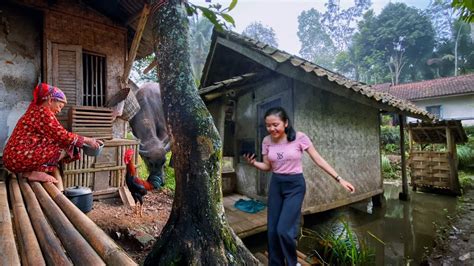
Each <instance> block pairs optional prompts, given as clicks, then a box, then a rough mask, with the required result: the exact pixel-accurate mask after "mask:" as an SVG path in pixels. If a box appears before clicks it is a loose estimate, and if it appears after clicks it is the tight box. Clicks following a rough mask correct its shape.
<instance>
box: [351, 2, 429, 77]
mask: <svg viewBox="0 0 474 266" xmlns="http://www.w3.org/2000/svg"><path fill="white" fill-rule="evenodd" d="M434 34H435V33H434V29H433V26H432V24H431V21H430V20H429V18H428V17H427V16H426V15H424V14H422V13H421V12H420V11H419V10H418V9H416V8H413V7H408V6H407V5H405V4H403V3H389V4H388V5H387V6H385V8H384V9H383V10H382V12H381V13H380V15H378V16H375V15H374V14H373V12H371V11H369V12H367V13H366V14H365V15H364V20H363V21H361V22H360V23H359V32H358V33H357V34H356V35H355V37H354V45H355V47H354V49H356V50H357V51H358V53H357V57H358V60H359V61H360V62H362V64H363V65H364V68H365V70H366V71H367V72H370V68H373V67H374V66H373V65H374V64H377V65H378V67H379V68H380V66H381V65H382V66H385V67H383V68H380V69H382V73H378V74H377V75H378V76H379V78H382V80H383V81H385V80H386V78H387V77H388V78H389V79H390V80H391V82H392V83H393V84H398V83H399V82H400V81H401V79H402V78H403V77H404V78H405V80H411V81H414V80H417V79H419V78H420V77H421V71H420V68H421V66H423V65H424V64H425V62H426V59H427V58H428V57H429V56H430V55H431V53H432V51H433V48H434ZM406 69H408V71H405V70H406ZM379 82H380V79H379Z"/></svg>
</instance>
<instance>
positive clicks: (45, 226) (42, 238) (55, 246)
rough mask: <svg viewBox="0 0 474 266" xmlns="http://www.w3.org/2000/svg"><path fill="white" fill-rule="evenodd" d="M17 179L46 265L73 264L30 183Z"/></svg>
mask: <svg viewBox="0 0 474 266" xmlns="http://www.w3.org/2000/svg"><path fill="white" fill-rule="evenodd" d="M18 181H19V183H20V188H21V191H22V193H23V197H24V200H25V202H26V207H27V210H28V214H29V215H30V219H31V223H32V224H33V228H34V229H35V233H36V237H37V238H38V242H39V245H40V247H41V250H42V251H43V255H44V259H45V260H46V263H47V264H48V265H73V264H72V263H71V261H70V260H69V258H68V257H67V256H66V254H65V253H64V250H63V247H62V246H61V241H59V239H58V238H57V236H56V235H55V234H54V231H53V229H52V228H51V225H49V223H48V222H47V221H46V217H45V216H44V213H43V211H42V210H41V207H40V205H39V202H38V200H37V199H36V197H35V194H34V193H33V190H32V189H31V187H30V185H29V184H28V183H27V182H26V180H24V179H20V180H18ZM51 185H52V184H51Z"/></svg>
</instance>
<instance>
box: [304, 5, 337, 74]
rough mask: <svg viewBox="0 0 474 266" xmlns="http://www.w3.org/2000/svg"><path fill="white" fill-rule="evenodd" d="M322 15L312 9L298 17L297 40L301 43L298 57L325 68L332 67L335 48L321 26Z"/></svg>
mask: <svg viewBox="0 0 474 266" xmlns="http://www.w3.org/2000/svg"><path fill="white" fill-rule="evenodd" d="M321 20H322V15H321V13H320V12H319V11H317V10H316V9H314V8H312V9H310V10H308V11H303V12H301V14H300V15H299V16H298V32H297V35H298V38H299V39H300V42H301V49H300V55H301V56H302V57H303V58H305V59H306V60H309V61H311V62H314V63H316V64H318V65H320V66H323V67H326V68H332V67H333V60H334V55H335V54H336V47H335V46H334V43H333V41H332V39H331V38H330V36H329V34H327V33H326V31H325V28H324V26H323V25H322V24H321Z"/></svg>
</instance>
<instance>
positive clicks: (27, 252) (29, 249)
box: [10, 178, 46, 266]
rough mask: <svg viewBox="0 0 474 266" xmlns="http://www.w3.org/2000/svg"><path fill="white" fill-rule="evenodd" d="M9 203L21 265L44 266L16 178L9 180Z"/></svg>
mask: <svg viewBox="0 0 474 266" xmlns="http://www.w3.org/2000/svg"><path fill="white" fill-rule="evenodd" d="M10 202H11V204H12V207H13V208H12V209H13V218H14V222H15V232H16V238H17V240H18V248H19V251H20V257H21V264H22V265H35V266H36V265H38V266H40V265H46V262H45V261H44V258H43V254H42V253H41V248H40V245H39V243H38V239H37V238H36V235H35V231H34V230H33V225H32V224H31V221H30V217H29V216H28V213H27V212H26V208H25V204H24V203H23V198H22V196H21V191H20V187H19V185H18V180H17V179H16V178H10Z"/></svg>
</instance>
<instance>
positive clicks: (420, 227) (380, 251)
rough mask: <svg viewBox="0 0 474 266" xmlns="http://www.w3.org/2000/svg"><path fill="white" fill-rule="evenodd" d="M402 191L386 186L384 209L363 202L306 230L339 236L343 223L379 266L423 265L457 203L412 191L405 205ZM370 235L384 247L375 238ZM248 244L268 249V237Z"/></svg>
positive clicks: (323, 216)
mask: <svg viewBox="0 0 474 266" xmlns="http://www.w3.org/2000/svg"><path fill="white" fill-rule="evenodd" d="M401 189H402V188H401V186H400V185H396V184H385V185H384V196H385V201H384V202H383V203H384V206H383V207H381V208H380V207H379V208H375V207H374V208H372V203H371V202H370V201H365V202H359V203H356V204H352V205H351V206H350V207H344V208H339V209H337V210H331V211H327V212H323V213H318V214H314V215H309V216H306V217H305V220H304V222H305V225H304V226H305V227H307V228H310V229H312V230H315V231H318V230H321V229H322V228H326V229H327V228H331V229H332V230H334V231H336V232H337V231H340V230H341V229H342V226H343V225H342V223H341V220H345V221H347V222H349V225H350V227H351V228H352V230H353V231H354V232H356V234H357V235H358V236H360V237H363V238H364V239H365V240H366V243H367V244H368V245H369V246H370V247H372V248H373V249H374V251H375V253H376V263H375V264H376V265H419V264H420V262H421V261H422V259H423V254H424V253H425V252H426V251H430V250H431V248H432V247H433V245H434V239H435V236H436V229H437V227H436V226H435V224H437V225H438V226H445V225H446V224H447V222H448V218H447V216H448V215H451V216H452V215H453V213H454V211H455V209H456V205H457V199H456V197H452V196H445V195H437V194H431V193H422V192H413V191H411V190H410V201H407V202H405V201H400V200H399V199H398V194H399V192H400V191H401ZM369 232H370V233H371V234H373V235H375V236H376V237H377V238H379V239H380V240H382V241H383V242H384V243H381V242H380V241H379V240H376V239H375V238H373V237H371V236H370V235H369ZM255 242H258V244H257V243H255ZM245 243H246V244H247V246H248V247H249V249H250V250H251V251H260V250H262V249H265V247H266V237H265V234H263V235H260V236H255V237H252V238H249V239H248V240H247V239H246V240H245ZM300 243H301V244H303V243H304V245H300V246H299V247H298V249H299V250H301V251H304V252H305V253H309V251H310V250H311V247H310V245H311V244H309V245H307V241H304V242H303V241H302V242H300Z"/></svg>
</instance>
